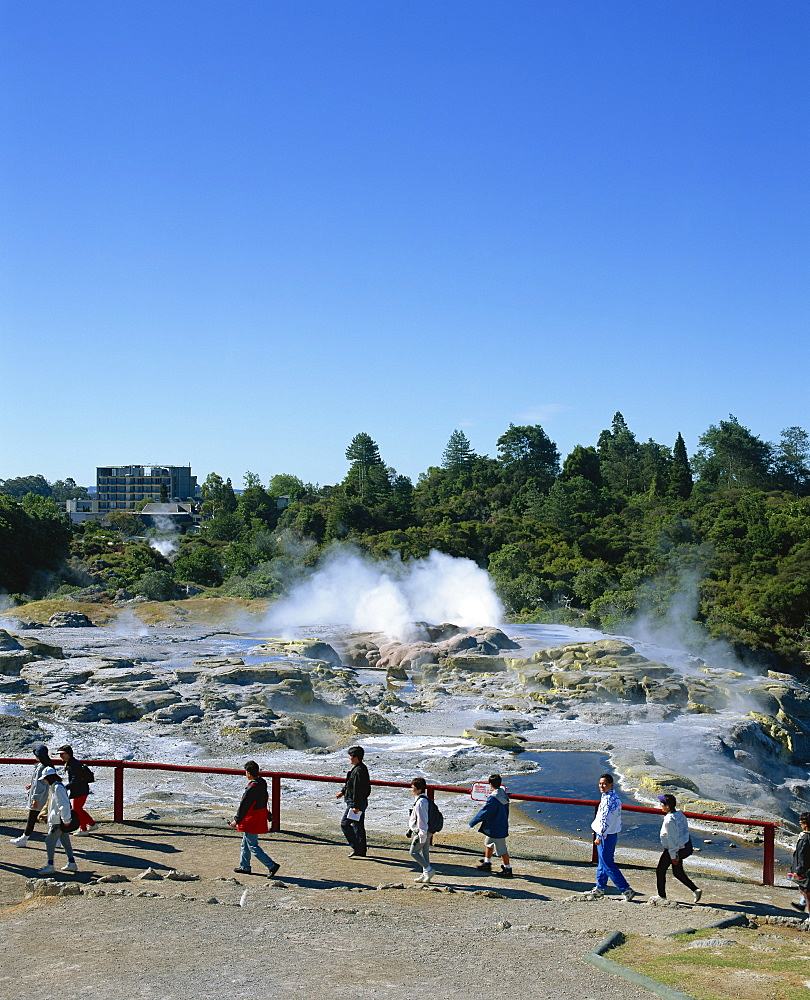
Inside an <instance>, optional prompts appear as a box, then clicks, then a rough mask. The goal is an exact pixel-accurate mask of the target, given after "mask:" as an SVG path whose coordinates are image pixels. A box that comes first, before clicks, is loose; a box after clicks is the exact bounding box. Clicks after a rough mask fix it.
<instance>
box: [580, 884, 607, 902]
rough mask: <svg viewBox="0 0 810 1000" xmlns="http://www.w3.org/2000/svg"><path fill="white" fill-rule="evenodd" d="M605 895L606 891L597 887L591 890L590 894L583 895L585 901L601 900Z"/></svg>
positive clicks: (584, 893)
mask: <svg viewBox="0 0 810 1000" xmlns="http://www.w3.org/2000/svg"><path fill="white" fill-rule="evenodd" d="M604 895H605V890H604V889H600V888H599V886H598V885H597V886H596V887H595V888H593V889H590V890H589V891H588V892H583V893H582V898H583V899H601V898H602V896H604Z"/></svg>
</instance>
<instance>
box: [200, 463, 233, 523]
mask: <svg viewBox="0 0 810 1000" xmlns="http://www.w3.org/2000/svg"><path fill="white" fill-rule="evenodd" d="M200 496H201V498H202V512H203V514H204V515H206V516H207V517H216V516H217V514H223V513H228V514H230V513H233V511H235V510H236V503H237V501H236V494H235V493H234V491H233V486H232V485H231V481H230V479H229V480H228V481H227V482H223V481H222V476H218V475H217V474H216V472H209V473H208V475H207V476H206V478H205V482H204V483H203V484H202V487H201V488H200Z"/></svg>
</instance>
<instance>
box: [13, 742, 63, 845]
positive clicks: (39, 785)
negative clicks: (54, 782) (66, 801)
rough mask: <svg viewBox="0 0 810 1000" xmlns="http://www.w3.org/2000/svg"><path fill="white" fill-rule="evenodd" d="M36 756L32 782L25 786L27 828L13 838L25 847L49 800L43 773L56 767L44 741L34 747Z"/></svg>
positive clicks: (14, 843)
mask: <svg viewBox="0 0 810 1000" xmlns="http://www.w3.org/2000/svg"><path fill="white" fill-rule="evenodd" d="M34 756H35V757H36V759H37V765H36V767H35V768H34V773H33V774H32V775H31V781H30V783H29V784H27V785H26V786H25V789H26V791H27V792H28V803H27V804H28V820H27V821H26V824H25V830H24V831H23V832H22V833H21V834H20V836H19V837H14V838H13V839H12V840H11V843H12V844H13V845H14V846H15V847H25V846H26V845H27V844H28V841H29V840H30V838H31V835H32V834H33V832H34V827H35V826H36V822H37V816H39V813H40V810H41V809H43V808H44V807H45V803H46V802H47V801H48V784H47V782H46V781H43V780H42V775H43V772H44V771H45V770H46V769H47V768H49V767H54V762H53V761H52V760H51V755H50V753H49V752H48V748H47V747H46V746H45V745H44V744H43V743H40V744H39V745H38V746H35V747H34Z"/></svg>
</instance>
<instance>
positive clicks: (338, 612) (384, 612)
mask: <svg viewBox="0 0 810 1000" xmlns="http://www.w3.org/2000/svg"><path fill="white" fill-rule="evenodd" d="M502 617H503V607H502V606H501V602H500V601H499V600H498V597H497V595H496V594H495V589H494V587H493V585H492V581H491V580H490V578H489V574H488V573H487V572H486V571H485V570H483V569H481V568H480V566H477V565H476V564H475V563H474V562H473V561H472V560H470V559H459V558H455V557H454V556H448V555H445V554H444V553H442V552H436V551H433V552H431V553H430V555H429V556H428V557H427V558H426V559H417V560H413V561H411V562H402V560H401V559H399V558H398V557H397V558H395V557H392V558H390V559H388V560H386V561H384V562H374V561H372V560H370V559H368V558H367V557H365V556H363V555H362V554H361V553H359V552H358V551H357V550H356V549H351V548H347V547H345V546H342V547H340V548H336V549H333V550H332V551H331V552H329V553H328V554H327V555H326V556H325V558H324V560H323V562H322V563H321V565H320V566H319V568H318V569H317V570H316V572H315V573H314V574H313V575H312V576H310V577H309V578H308V579H307V580H305V581H303V582H302V583H299V584H297V585H296V586H295V587H293V589H292V590H291V591H290V593H289V594H288V595H287V596H286V597H284V598H282V599H281V600H280V601H278V603H276V604H275V605H274V606H273V608H272V610H271V611H270V614H269V616H268V618H267V619H266V622H265V625H266V626H268V627H272V628H276V629H280V630H282V631H283V630H284V629H285V628H292V627H294V626H297V625H307V624H312V623H315V622H317V623H319V624H326V625H343V626H348V627H349V628H351V629H352V630H353V631H357V632H383V633H385V635H387V636H390V637H391V638H394V639H400V640H402V641H403V642H404V641H408V640H411V639H413V638H415V632H414V629H413V625H412V623H413V622H417V621H429V622H445V621H451V622H454V623H455V624H457V625H462V626H468V627H473V626H475V625H480V624H482V623H486V624H492V625H495V624H497V623H498V622H500V621H501V620H502Z"/></svg>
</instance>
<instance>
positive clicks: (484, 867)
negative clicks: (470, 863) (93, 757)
mask: <svg viewBox="0 0 810 1000" xmlns="http://www.w3.org/2000/svg"><path fill="white" fill-rule="evenodd" d="M12 843H13V841H12ZM475 868H476V871H479V872H491V871H492V862H491V861H482V862H481V864H480V865H476V866H475Z"/></svg>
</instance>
